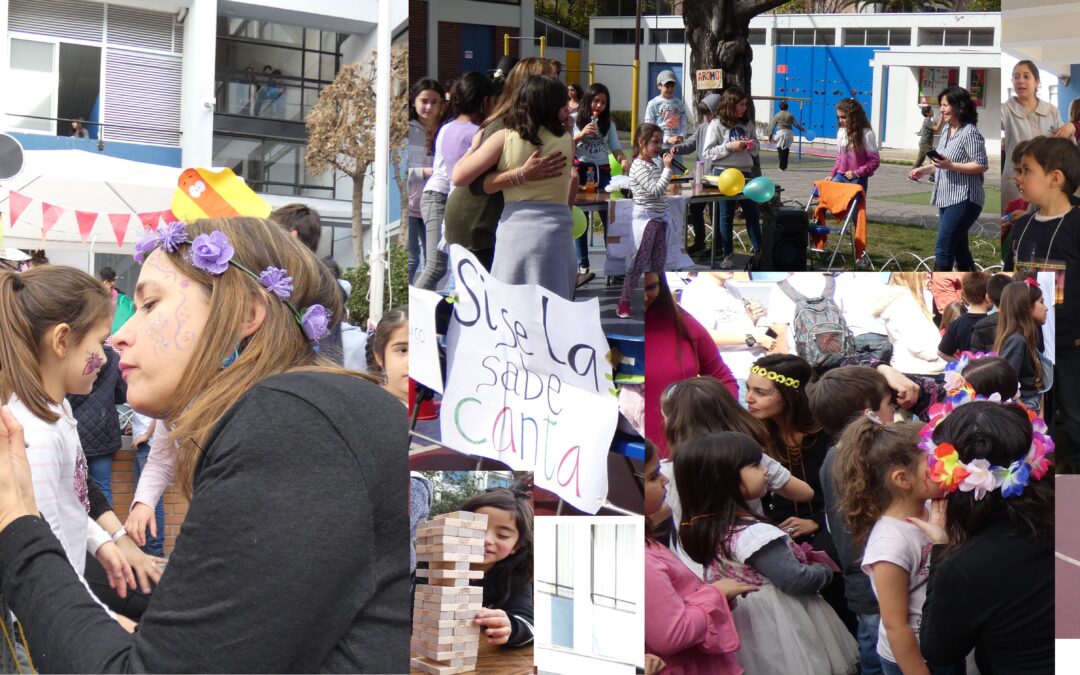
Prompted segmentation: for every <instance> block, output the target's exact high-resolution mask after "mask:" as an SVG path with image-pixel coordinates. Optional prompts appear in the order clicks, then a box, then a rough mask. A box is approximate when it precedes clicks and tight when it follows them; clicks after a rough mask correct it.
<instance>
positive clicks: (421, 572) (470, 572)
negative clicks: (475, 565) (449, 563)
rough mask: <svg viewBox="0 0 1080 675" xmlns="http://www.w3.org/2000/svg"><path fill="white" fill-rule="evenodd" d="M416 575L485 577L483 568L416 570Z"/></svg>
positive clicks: (429, 577) (426, 576)
mask: <svg viewBox="0 0 1080 675" xmlns="http://www.w3.org/2000/svg"><path fill="white" fill-rule="evenodd" d="M416 576H418V577H425V578H426V579H483V578H484V572H483V571H482V570H431V569H429V570H420V569H418V570H416Z"/></svg>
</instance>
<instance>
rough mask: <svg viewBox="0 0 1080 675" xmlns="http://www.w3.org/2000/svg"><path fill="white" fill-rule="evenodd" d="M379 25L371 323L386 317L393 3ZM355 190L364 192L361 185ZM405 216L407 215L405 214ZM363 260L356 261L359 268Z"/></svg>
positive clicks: (384, 1) (386, 0) (384, 8)
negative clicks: (385, 283)
mask: <svg viewBox="0 0 1080 675" xmlns="http://www.w3.org/2000/svg"><path fill="white" fill-rule="evenodd" d="M378 11H379V23H378V28H377V32H376V41H375V44H376V50H377V52H378V54H377V56H376V60H375V161H374V162H373V164H374V165H375V175H374V179H375V185H374V189H373V193H374V194H373V198H372V214H371V285H370V286H369V288H370V291H371V304H370V308H371V312H370V319H369V320H370V321H372V322H375V323H378V322H379V319H381V318H382V315H383V298H384V295H385V289H384V288H383V283H384V280H385V278H386V269H385V266H384V262H383V238H384V237H385V236H386V231H387V229H388V226H389V223H388V222H387V219H388V217H389V207H390V203H389V199H390V194H389V185H390V171H389V169H390V86H391V85H390V49H391V48H390V0H379V6H378ZM354 189H362V186H358V187H355V188H354ZM402 217H404V214H402ZM362 262H363V261H362V260H357V261H356V264H357V265H359V264H361V263H362Z"/></svg>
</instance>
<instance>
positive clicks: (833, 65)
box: [773, 46, 880, 138]
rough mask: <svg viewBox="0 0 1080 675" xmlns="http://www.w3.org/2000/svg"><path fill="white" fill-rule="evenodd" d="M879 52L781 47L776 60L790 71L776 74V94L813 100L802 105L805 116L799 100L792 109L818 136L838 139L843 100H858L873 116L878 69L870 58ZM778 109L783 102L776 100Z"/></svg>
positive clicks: (775, 109) (841, 48) (857, 49)
mask: <svg viewBox="0 0 1080 675" xmlns="http://www.w3.org/2000/svg"><path fill="white" fill-rule="evenodd" d="M875 51H877V50H876V49H874V48H873V47H824V46H821V47H790V46H781V47H777V48H776V63H777V65H784V66H786V70H787V72H786V73H780V72H777V73H775V74H774V83H775V84H774V90H775V91H776V95H777V96H791V97H793V98H809V99H811V100H810V101H808V102H805V103H803V104H802V106H803V108H802V109H803V114H802V116H800V115H799V104H798V103H792V104H790V107H789V109H790V111H791V112H792V113H794V114H795V116H796V117H797V118H799V121H800V122H801V123H802V124H803V125H804V126H805V127H807V128H808V129H811V130H812V131H813V132H814V133H815V134H817V135H818V136H821V137H823V138H835V137H836V104H837V103H838V102H839V101H840V99H844V98H849V97H852V98H855V99H857V100H858V101H859V103H861V104H862V106H863V109H864V110H866V116H867V117H868V118H869V117H870V103H871V99H872V97H873V72H874V71H873V68H872V67H871V66H870V59H872V58H874V52H875ZM777 70H778V71H779V70H780V69H779V68H778V69H777ZM777 111H779V104H778V102H774V104H773V113H774V114H775V113H776V112H777ZM874 131H875V132H877V133H880V130H879V129H875V130H874Z"/></svg>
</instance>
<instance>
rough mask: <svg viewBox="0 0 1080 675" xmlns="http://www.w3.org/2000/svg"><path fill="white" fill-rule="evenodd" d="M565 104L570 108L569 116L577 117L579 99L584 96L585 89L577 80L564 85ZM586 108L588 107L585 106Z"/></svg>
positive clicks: (579, 107) (579, 106) (579, 104)
mask: <svg viewBox="0 0 1080 675" xmlns="http://www.w3.org/2000/svg"><path fill="white" fill-rule="evenodd" d="M566 96H567V99H568V100H567V102H566V106H567V107H568V108H570V117H571V118H577V113H578V110H580V109H581V99H582V97H584V96H585V90H584V89H582V88H581V85H580V84H578V83H577V82H571V83H570V84H568V85H566ZM585 109H586V110H588V108H585Z"/></svg>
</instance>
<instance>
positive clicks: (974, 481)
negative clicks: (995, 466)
mask: <svg viewBox="0 0 1080 675" xmlns="http://www.w3.org/2000/svg"><path fill="white" fill-rule="evenodd" d="M967 471H968V475H967V476H966V477H965V478H964V480H963V481H962V482H961V483H960V491H961V492H971V491H972V490H974V491H975V499H976V500H979V499H982V498H983V497H984V496H986V493H987V492H993V491H994V490H996V489H997V487H998V480H997V478H996V477H995V476H994V472H993V471H992V470H991V467H990V462H988V461H987V460H985V459H973V460H971V461H970V462H968V464H967Z"/></svg>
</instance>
